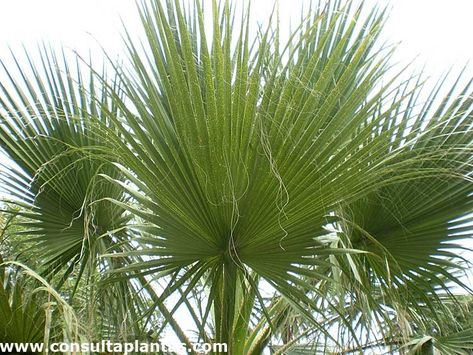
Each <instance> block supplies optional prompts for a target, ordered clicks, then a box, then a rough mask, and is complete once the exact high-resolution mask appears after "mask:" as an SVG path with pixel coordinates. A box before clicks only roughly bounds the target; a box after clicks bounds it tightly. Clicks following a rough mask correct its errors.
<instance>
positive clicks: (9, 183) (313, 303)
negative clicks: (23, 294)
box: [0, 0, 473, 355]
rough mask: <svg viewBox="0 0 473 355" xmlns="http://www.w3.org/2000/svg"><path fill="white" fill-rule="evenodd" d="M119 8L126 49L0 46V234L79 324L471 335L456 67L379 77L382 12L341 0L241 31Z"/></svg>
mask: <svg viewBox="0 0 473 355" xmlns="http://www.w3.org/2000/svg"><path fill="white" fill-rule="evenodd" d="M139 10H140V11H139V14H140V16H141V21H142V24H143V30H144V31H143V32H144V35H145V36H144V38H145V40H144V43H138V41H137V39H136V34H135V33H133V32H132V31H127V32H126V33H125V45H126V53H127V61H126V62H125V64H118V63H116V62H114V61H112V60H110V61H109V62H107V64H106V65H105V67H106V68H107V70H102V71H101V70H99V69H97V68H96V67H94V66H93V65H92V64H90V63H88V62H86V61H85V60H84V59H83V58H81V57H79V56H76V57H75V59H74V60H70V57H69V56H68V55H67V54H65V53H64V52H60V53H58V52H57V51H55V50H53V49H50V48H48V47H46V46H43V47H42V48H40V50H39V51H38V54H39V55H38V56H35V55H33V54H31V52H26V53H25V55H23V59H24V60H20V59H18V58H20V56H19V54H18V53H13V56H12V58H13V60H14V61H13V65H10V66H8V65H7V64H3V63H2V64H3V67H4V73H3V74H4V75H3V76H4V79H3V80H2V81H1V82H0V115H1V124H0V142H1V147H2V149H3V151H4V153H5V154H6V156H8V158H9V161H10V163H8V164H3V170H2V176H1V185H2V188H3V190H4V191H5V193H6V195H7V197H8V198H6V199H5V201H6V202H8V204H7V205H5V213H7V214H9V215H11V216H13V217H12V218H13V220H12V221H13V222H12V223H13V225H14V226H15V229H14V230H10V231H9V232H8V230H7V233H10V234H11V235H12V236H15V238H14V240H16V241H17V242H18V243H27V245H28V246H27V248H25V249H26V250H27V251H28V253H29V254H28V253H27V254H22V256H20V257H19V258H20V260H22V262H23V263H25V264H28V265H32V264H31V263H35V265H39V266H36V267H35V271H36V272H37V273H38V274H39V275H38V277H41V278H44V281H45V282H48V283H49V284H50V285H51V288H52V289H55V290H57V292H58V294H59V293H60V296H61V297H63V298H64V299H65V300H66V301H67V303H68V304H70V305H72V307H73V308H74V310H75V312H76V313H77V317H78V319H79V323H80V324H81V330H80V331H81V332H82V335H81V336H83V337H84V339H89V340H97V339H101V338H104V337H106V338H109V339H118V340H121V341H126V340H130V339H136V338H139V339H143V340H159V339H161V333H162V331H163V329H166V328H171V329H172V330H173V331H174V333H175V334H176V335H177V336H178V337H179V339H180V340H181V341H182V342H183V343H185V344H187V345H188V346H189V347H190V343H191V341H201V342H202V341H205V342H210V343H227V344H228V349H227V350H228V353H229V354H233V355H237V354H261V353H262V352H263V351H264V349H268V348H271V349H272V350H273V351H274V353H277V354H283V353H290V351H291V349H293V350H292V351H296V350H297V349H299V350H301V348H302V347H304V348H306V350H305V351H306V352H309V353H330V352H334V353H349V352H363V351H364V350H366V349H369V348H374V349H384V350H386V349H388V350H390V351H393V352H394V351H400V352H406V351H413V352H416V351H424V352H425V351H430V350H429V349H434V348H436V349H439V350H441V351H443V352H446V353H448V352H450V353H460V354H461V353H466V352H467V351H468V349H470V350H471V348H472V346H473V344H472V342H471V339H473V336H472V334H473V328H472V325H471V323H469V321H468V319H469V318H468V314H469V313H468V312H469V309H468V307H467V308H465V307H462V306H461V300H460V299H459V298H458V297H457V296H456V294H455V293H454V292H452V287H453V285H455V286H456V287H460V288H461V289H462V290H463V292H467V293H470V292H471V290H470V288H469V286H468V285H467V284H465V283H464V281H463V280H464V279H463V278H462V277H461V274H462V272H464V270H465V269H466V268H467V267H468V261H467V260H465V259H464V258H462V256H461V254H460V253H459V250H461V249H462V248H464V247H462V245H461V244H459V243H458V241H459V240H460V239H464V238H467V237H470V236H471V225H469V223H471V220H472V214H471V211H472V203H473V199H472V194H473V184H472V169H471V163H472V146H473V130H472V125H473V112H472V111H473V96H472V93H471V81H470V82H469V83H467V84H466V85H463V86H462V84H461V83H462V79H463V77H462V76H461V75H460V76H459V77H458V80H457V81H456V82H455V84H454V85H453V86H452V87H451V88H449V89H448V90H445V80H446V78H445V79H444V80H443V81H440V82H439V83H438V85H437V86H436V87H435V88H434V89H433V90H432V91H431V92H430V93H429V92H427V93H426V90H429V89H426V88H427V86H426V85H425V84H424V79H423V77H422V76H421V75H417V76H415V75H412V76H411V77H409V78H408V79H406V80H405V81H401V80H399V77H403V76H401V74H403V75H404V77H405V73H406V70H408V69H406V68H403V69H398V70H397V71H396V69H395V67H394V68H393V66H392V63H391V61H390V57H391V54H392V52H393V49H392V48H391V47H383V46H380V45H379V44H378V40H377V39H378V37H379V34H380V31H381V30H382V27H383V20H384V15H385V12H384V11H382V10H379V9H373V10H370V9H367V8H366V6H363V4H361V5H358V4H357V3H355V2H352V1H333V2H327V4H325V5H324V4H322V3H313V4H312V6H311V9H310V11H308V15H307V16H305V14H304V16H303V18H302V20H301V23H300V26H298V27H297V28H296V30H294V31H293V32H292V34H291V35H290V37H289V39H288V41H287V43H282V37H283V36H282V30H281V29H280V28H279V25H278V21H277V11H274V13H273V15H271V20H270V21H269V22H270V24H269V25H268V26H267V27H264V26H260V27H259V28H258V29H257V31H255V29H254V28H253V26H252V25H251V21H250V15H249V6H248V8H245V9H243V10H241V13H240V12H238V11H239V10H238V9H237V8H236V7H235V6H233V5H232V4H231V3H230V2H228V1H224V2H222V3H221V4H220V5H218V4H217V2H216V1H212V11H211V15H210V18H207V16H209V12H208V11H204V9H203V8H202V4H201V1H199V0H195V1H193V2H192V5H189V4H186V5H184V4H183V3H182V2H180V1H177V0H176V1H171V0H169V1H166V2H165V4H163V3H162V2H160V1H152V2H143V4H142V5H141V6H140V7H139ZM209 24H212V28H211V31H209V29H208V27H209ZM254 33H257V35H256V36H255V35H254ZM106 71H107V72H108V73H109V75H106V74H105V72H106ZM110 72H112V75H110ZM445 91H446V92H447V94H446V95H444V94H443V93H444V92H445ZM442 95H443V96H442ZM13 207H14V208H13ZM12 238H13V237H12ZM25 255H28V256H25ZM6 256H9V257H14V254H13V253H10V255H6ZM2 302H4V303H7V302H8V301H7V300H4V301H2ZM178 309H186V310H187V312H188V313H189V319H190V320H192V321H193V322H194V326H193V329H194V330H195V333H193V334H190V333H189V332H186V331H185V329H184V327H185V326H187V325H183V324H179V322H178V321H177V320H176V316H175V315H176V311H177V310H178ZM452 310H454V311H452ZM463 314H464V316H463ZM459 319H461V321H460V320H459ZM0 329H2V328H1V327H0ZM294 349H295V350H294ZM221 352H222V351H221V350H216V351H215V353H221ZM194 353H195V351H194Z"/></svg>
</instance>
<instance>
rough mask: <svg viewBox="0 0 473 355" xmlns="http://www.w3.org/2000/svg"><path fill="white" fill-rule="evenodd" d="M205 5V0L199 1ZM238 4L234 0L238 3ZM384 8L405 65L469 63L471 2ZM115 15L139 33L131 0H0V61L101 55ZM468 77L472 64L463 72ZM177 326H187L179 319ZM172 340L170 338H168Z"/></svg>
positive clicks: (266, 8)
mask: <svg viewBox="0 0 473 355" xmlns="http://www.w3.org/2000/svg"><path fill="white" fill-rule="evenodd" d="M205 1H208V0H204V2H205ZM237 1H238V0H237ZM272 2H273V1H272V0H254V1H253V10H254V12H255V15H256V17H257V18H262V19H264V18H265V17H267V15H268V13H269V12H270V10H271V8H272ZM308 2H309V1H308V0H280V13H281V17H282V18H281V22H282V23H283V24H284V23H286V24H287V23H288V19H289V16H290V15H291V14H292V15H293V16H296V19H297V18H298V15H299V14H300V8H301V5H302V4H303V3H305V4H308ZM368 3H369V4H373V5H374V4H376V3H377V4H381V5H389V6H390V7H391V12H390V15H389V18H388V21H387V24H386V28H385V32H384V39H385V40H387V41H388V42H391V43H395V42H401V43H400V45H399V48H398V51H397V53H396V56H395V58H396V59H397V60H399V61H401V62H408V61H410V60H412V59H414V58H416V57H417V60H416V61H415V66H416V67H419V68H420V67H422V66H423V65H425V72H426V73H427V74H429V75H431V76H432V77H434V78H435V77H438V76H440V75H441V74H442V73H444V72H445V71H446V70H447V69H449V68H450V67H451V66H454V67H456V68H460V67H462V66H463V65H465V63H467V61H472V60H473V39H472V37H473V29H472V16H471V15H472V14H473V0H368ZM120 17H121V18H123V20H124V22H125V23H126V24H127V28H128V29H129V30H130V31H132V30H133V28H137V30H139V29H140V27H139V26H140V25H139V20H138V18H137V16H136V11H135V1H134V0H75V1H72V0H0V59H1V58H3V59H4V58H6V57H8V56H9V53H8V46H11V47H13V48H14V49H15V48H18V47H19V46H20V45H21V44H24V45H25V46H26V47H27V48H32V49H34V47H35V45H36V43H38V42H41V41H46V42H49V43H52V44H53V45H57V46H58V47H59V45H60V44H63V45H64V46H65V47H67V48H71V49H72V48H74V49H76V50H77V51H78V52H79V53H81V54H82V55H85V56H86V57H87V56H88V53H89V49H91V51H92V54H95V55H99V56H100V49H99V46H98V45H97V43H96V42H98V43H100V45H101V46H103V47H104V48H105V49H107V50H108V51H110V52H112V53H119V52H120V50H121V49H122V48H123V47H122V45H121V37H120V33H121V32H122V31H121V29H122V25H121V20H120ZM467 72H468V73H469V74H470V76H473V64H472V65H471V66H470V68H469V69H468V71H467ZM179 318H181V320H184V322H181V324H186V323H187V324H190V323H189V319H188V318H187V317H186V316H185V315H182V316H180V317H179ZM169 339H171V338H169Z"/></svg>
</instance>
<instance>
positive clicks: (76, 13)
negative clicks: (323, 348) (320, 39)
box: [0, 0, 473, 75]
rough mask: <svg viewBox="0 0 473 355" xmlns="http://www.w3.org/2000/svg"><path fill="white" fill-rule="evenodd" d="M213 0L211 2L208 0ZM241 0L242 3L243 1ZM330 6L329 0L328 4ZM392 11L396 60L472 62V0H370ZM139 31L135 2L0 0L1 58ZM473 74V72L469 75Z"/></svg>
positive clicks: (293, 7)
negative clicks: (13, 50) (39, 45)
mask: <svg viewBox="0 0 473 355" xmlns="http://www.w3.org/2000/svg"><path fill="white" fill-rule="evenodd" d="M204 1H209V0H204ZM239 1H240V0H239ZM329 1H330V0H329ZM272 2H273V1H272V0H257V1H253V8H254V12H255V14H256V16H257V17H260V18H264V17H265V16H267V14H268V12H269V11H270V9H271V4H272ZM279 2H280V9H281V15H282V22H283V23H284V22H286V23H287V22H288V18H289V16H290V15H291V14H292V15H296V16H297V15H298V14H299V12H300V7H301V4H303V3H305V4H308V2H309V0H280V1H279ZM369 3H373V4H375V3H378V4H381V5H383V6H384V5H388V6H390V7H391V12H390V16H389V18H388V21H387V26H386V29H385V32H384V36H385V39H387V40H388V41H390V42H401V44H400V46H399V49H398V51H397V58H398V59H401V60H410V59H412V58H415V57H418V60H417V61H416V65H418V66H422V65H424V64H425V65H426V72H427V73H430V74H432V75H438V74H440V73H442V72H443V71H445V70H446V69H447V68H449V67H450V66H452V65H457V66H462V65H463V64H465V63H466V61H468V60H471V59H473V41H472V34H473V30H472V27H471V25H472V23H471V21H472V19H471V14H473V1H472V0H391V1H390V0H369ZM120 18H123V19H124V21H125V23H126V24H127V28H128V29H133V28H135V27H136V28H137V29H139V23H138V19H137V16H136V12H135V1H134V0H2V1H1V2H0V55H2V56H3V55H4V54H5V53H6V51H5V50H6V48H7V45H10V46H13V47H16V46H17V45H18V44H20V43H24V44H26V45H27V46H31V45H33V44H34V43H36V42H38V41H43V40H46V41H50V42H52V43H54V44H58V45H59V44H60V43H62V44H64V45H65V46H66V47H70V48H75V49H77V50H79V51H80V52H81V53H88V50H89V48H91V47H92V48H95V50H96V49H97V44H96V43H95V41H98V42H99V43H100V44H101V45H102V46H104V47H105V48H107V49H108V50H110V51H112V52H119V50H120V48H122V46H121V38H120V32H121V21H120ZM470 73H472V74H473V71H470Z"/></svg>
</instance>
